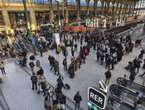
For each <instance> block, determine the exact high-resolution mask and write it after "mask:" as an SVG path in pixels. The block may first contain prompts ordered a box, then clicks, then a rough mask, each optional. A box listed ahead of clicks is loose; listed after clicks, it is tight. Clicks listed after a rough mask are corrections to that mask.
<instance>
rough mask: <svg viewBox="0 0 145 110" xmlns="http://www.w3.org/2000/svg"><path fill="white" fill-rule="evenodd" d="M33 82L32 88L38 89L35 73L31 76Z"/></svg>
mask: <svg viewBox="0 0 145 110" xmlns="http://www.w3.org/2000/svg"><path fill="white" fill-rule="evenodd" d="M31 82H32V90H34V89H35V90H37V76H36V75H35V74H33V75H32V76H31Z"/></svg>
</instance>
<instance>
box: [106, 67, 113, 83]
mask: <svg viewBox="0 0 145 110" xmlns="http://www.w3.org/2000/svg"><path fill="white" fill-rule="evenodd" d="M111 76H112V75H111V71H110V69H108V71H106V72H105V78H106V80H105V84H106V85H108V84H109V82H110V78H111Z"/></svg>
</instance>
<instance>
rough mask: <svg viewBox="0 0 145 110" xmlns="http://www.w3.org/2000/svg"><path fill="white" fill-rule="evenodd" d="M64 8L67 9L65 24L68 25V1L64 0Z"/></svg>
mask: <svg viewBox="0 0 145 110" xmlns="http://www.w3.org/2000/svg"><path fill="white" fill-rule="evenodd" d="M64 8H65V23H68V3H67V0H64Z"/></svg>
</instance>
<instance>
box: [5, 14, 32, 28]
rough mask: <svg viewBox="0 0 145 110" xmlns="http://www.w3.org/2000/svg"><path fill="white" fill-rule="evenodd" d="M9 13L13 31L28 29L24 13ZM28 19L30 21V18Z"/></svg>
mask: <svg viewBox="0 0 145 110" xmlns="http://www.w3.org/2000/svg"><path fill="white" fill-rule="evenodd" d="M8 13H9V18H10V23H11V27H12V28H13V29H16V28H24V27H26V20H25V14H24V11H20V12H18V11H9V12H8ZM28 19H29V21H30V17H29V16H28Z"/></svg>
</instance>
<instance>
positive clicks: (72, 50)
mask: <svg viewBox="0 0 145 110" xmlns="http://www.w3.org/2000/svg"><path fill="white" fill-rule="evenodd" d="M71 55H72V57H74V48H73V47H71Z"/></svg>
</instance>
